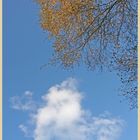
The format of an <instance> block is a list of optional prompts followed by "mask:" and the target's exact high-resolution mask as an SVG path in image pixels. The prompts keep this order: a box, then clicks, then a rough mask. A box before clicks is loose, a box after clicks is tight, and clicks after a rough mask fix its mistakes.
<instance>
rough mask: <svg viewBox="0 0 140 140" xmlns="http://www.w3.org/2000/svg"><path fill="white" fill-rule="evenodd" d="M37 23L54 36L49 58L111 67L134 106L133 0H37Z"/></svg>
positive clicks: (69, 64) (67, 65) (68, 63)
mask: <svg viewBox="0 0 140 140" xmlns="http://www.w3.org/2000/svg"><path fill="white" fill-rule="evenodd" d="M38 3H39V5H40V7H41V10H40V24H41V27H42V29H43V30H45V31H47V32H48V33H49V37H50V38H51V39H53V40H54V45H53V48H54V55H53V57H52V60H51V62H52V63H57V64H60V65H62V66H63V67H64V68H71V67H73V66H74V65H76V64H80V63H85V64H86V66H87V67H88V68H89V69H91V70H95V69H96V68H101V67H109V68H110V67H111V68H113V69H114V70H116V71H117V73H118V75H119V76H120V79H121V81H122V83H123V84H122V85H123V89H122V94H123V95H124V96H125V97H126V98H127V99H129V101H130V104H131V107H132V108H133V107H136V106H137V0H105V1H104V0H38Z"/></svg>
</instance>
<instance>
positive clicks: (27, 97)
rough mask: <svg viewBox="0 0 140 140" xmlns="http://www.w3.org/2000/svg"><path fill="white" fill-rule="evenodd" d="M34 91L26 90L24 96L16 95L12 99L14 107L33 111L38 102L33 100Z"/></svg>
mask: <svg viewBox="0 0 140 140" xmlns="http://www.w3.org/2000/svg"><path fill="white" fill-rule="evenodd" d="M32 96H33V93H32V92H31V91H25V93H24V95H23V96H14V97H12V98H11V99H10V102H11V104H12V108H13V109H16V110H22V111H27V110H28V111H31V110H33V109H35V108H36V103H35V102H34V101H33V98H32Z"/></svg>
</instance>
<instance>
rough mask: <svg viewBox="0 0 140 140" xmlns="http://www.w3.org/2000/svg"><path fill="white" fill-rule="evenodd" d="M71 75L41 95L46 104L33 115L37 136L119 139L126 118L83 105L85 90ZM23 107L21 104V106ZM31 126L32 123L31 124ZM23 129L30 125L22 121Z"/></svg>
mask: <svg viewBox="0 0 140 140" xmlns="http://www.w3.org/2000/svg"><path fill="white" fill-rule="evenodd" d="M76 87H77V86H76V80H75V79H72V78H69V79H68V80H66V81H64V82H62V83H61V84H60V85H55V86H53V87H51V88H50V89H49V91H48V92H47V93H46V94H45V95H44V96H42V100H43V104H42V105H40V106H38V108H37V109H36V112H35V113H33V114H32V115H31V121H32V122H33V124H34V129H33V131H32V133H33V137H34V140H117V139H118V138H119V136H120V134H121V131H122V127H123V121H122V120H121V119H119V118H113V117H111V116H106V115H103V116H98V117H95V116H92V115H91V114H92V113H91V112H89V111H87V110H84V109H83V108H82V106H81V100H82V94H81V92H79V91H78V90H77V88H76ZM21 109H22V108H21ZM28 127H29V129H30V127H31V126H28ZM20 128H21V130H22V131H23V132H25V133H27V127H25V126H23V125H20Z"/></svg>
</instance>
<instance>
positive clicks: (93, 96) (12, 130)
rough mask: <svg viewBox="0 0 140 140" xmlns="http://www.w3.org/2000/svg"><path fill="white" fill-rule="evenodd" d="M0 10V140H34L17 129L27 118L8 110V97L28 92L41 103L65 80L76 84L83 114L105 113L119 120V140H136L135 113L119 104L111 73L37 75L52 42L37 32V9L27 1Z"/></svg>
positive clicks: (7, 4)
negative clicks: (0, 112)
mask: <svg viewBox="0 0 140 140" xmlns="http://www.w3.org/2000/svg"><path fill="white" fill-rule="evenodd" d="M3 4H4V5H3V9H4V12H3V25H4V26H3V27H4V28H3V140H9V139H11V140H26V139H27V140H33V138H32V137H24V133H23V132H22V131H21V130H20V129H19V127H18V126H19V125H20V124H24V123H26V122H27V121H28V120H29V115H30V113H31V112H30V111H27V112H24V111H23V110H22V109H21V111H18V110H14V109H12V105H11V103H10V99H11V97H15V96H19V97H21V96H24V94H25V92H26V91H30V92H31V93H32V92H33V95H34V99H35V102H37V103H38V102H42V100H41V96H43V95H45V94H46V93H48V92H47V91H48V89H49V88H50V87H54V86H55V85H56V84H59V85H60V84H61V83H62V82H63V81H64V80H66V79H68V78H69V77H73V78H74V79H76V80H77V81H78V87H76V88H77V89H78V90H79V91H80V93H79V94H81V92H82V94H83V96H84V98H83V100H82V103H80V106H82V109H83V110H89V111H90V112H91V113H92V116H99V115H100V114H104V112H105V111H108V112H110V113H111V114H112V116H113V117H114V118H121V120H124V122H125V123H124V127H123V128H122V133H121V136H120V137H119V138H118V139H117V140H136V139H137V110H132V111H130V110H129V107H128V104H127V102H122V103H120V100H121V99H122V98H121V97H120V96H118V88H119V86H120V82H119V79H118V77H117V76H116V75H115V74H114V73H109V72H102V73H101V72H91V71H89V70H87V69H86V68H85V67H84V66H80V67H76V68H75V69H73V70H71V71H70V70H69V71H67V70H64V69H61V67H48V68H46V69H43V70H40V66H42V65H43V64H45V63H47V62H48V59H49V57H50V56H51V53H52V50H51V41H49V40H48V39H47V35H46V33H44V32H43V31H42V30H41V28H40V26H39V6H38V5H37V4H36V3H35V2H34V1H29V0H28V1H27V0H23V1H19V0H12V1H8V0H5V1H3ZM48 129H49V128H48ZM48 129H47V130H48ZM41 140H42V139H41ZM95 140H96V139H95Z"/></svg>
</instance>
